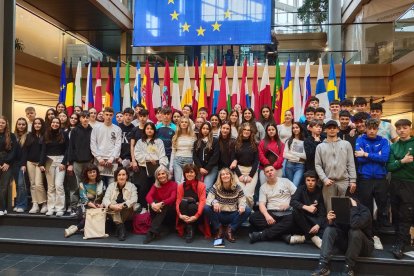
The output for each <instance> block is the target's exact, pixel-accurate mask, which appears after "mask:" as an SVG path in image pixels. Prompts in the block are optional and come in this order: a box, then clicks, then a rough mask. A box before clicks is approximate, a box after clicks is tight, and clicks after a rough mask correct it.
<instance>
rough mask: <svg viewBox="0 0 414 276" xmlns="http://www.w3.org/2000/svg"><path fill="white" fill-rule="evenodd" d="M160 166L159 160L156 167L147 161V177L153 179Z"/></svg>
mask: <svg viewBox="0 0 414 276" xmlns="http://www.w3.org/2000/svg"><path fill="white" fill-rule="evenodd" d="M159 166H160V161H158V160H157V161H156V162H155V165H154V164H153V163H152V162H151V161H146V162H145V168H146V169H147V176H148V177H153V176H154V174H155V171H156V170H157V169H158V167H159Z"/></svg>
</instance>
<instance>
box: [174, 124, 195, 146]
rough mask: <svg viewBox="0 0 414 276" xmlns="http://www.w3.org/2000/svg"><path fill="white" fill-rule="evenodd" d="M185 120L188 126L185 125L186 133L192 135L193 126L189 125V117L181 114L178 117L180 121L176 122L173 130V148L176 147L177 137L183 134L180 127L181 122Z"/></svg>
mask: <svg viewBox="0 0 414 276" xmlns="http://www.w3.org/2000/svg"><path fill="white" fill-rule="evenodd" d="M184 120H187V122H188V127H187V135H190V136H191V137H194V131H193V128H192V127H191V123H190V119H189V118H187V117H185V116H183V117H181V118H180V121H179V122H178V125H177V131H176V132H175V135H174V136H173V138H172V148H173V149H177V140H178V137H180V136H181V135H182V134H183V130H182V128H181V122H182V121H184Z"/></svg>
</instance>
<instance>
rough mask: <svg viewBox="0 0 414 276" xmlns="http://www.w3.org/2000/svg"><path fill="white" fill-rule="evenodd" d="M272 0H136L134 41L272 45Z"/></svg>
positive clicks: (149, 44)
mask: <svg viewBox="0 0 414 276" xmlns="http://www.w3.org/2000/svg"><path fill="white" fill-rule="evenodd" d="M271 1H272V0H156V1H155V0H153V1H147V0H135V12H134V34H133V44H134V46H169V45H223V44H225V45H226V44H227V45H228V44H233V45H235V44H269V43H271V37H270V28H271V22H270V21H271Z"/></svg>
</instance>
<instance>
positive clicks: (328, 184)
mask: <svg viewBox="0 0 414 276" xmlns="http://www.w3.org/2000/svg"><path fill="white" fill-rule="evenodd" d="M334 183H335V181H333V180H332V179H329V178H327V179H325V181H324V184H325V186H331V185H333V184H334Z"/></svg>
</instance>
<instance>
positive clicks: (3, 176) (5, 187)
mask: <svg viewBox="0 0 414 276" xmlns="http://www.w3.org/2000/svg"><path fill="white" fill-rule="evenodd" d="M12 176H13V174H12V167H11V166H10V167H9V169H8V170H7V171H5V172H3V171H0V211H6V210H7V207H8V206H7V203H9V205H10V203H11V202H9V199H10V200H11V197H9V193H10V194H11V187H10V186H11V185H10V183H11V180H12Z"/></svg>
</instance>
